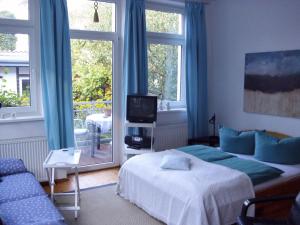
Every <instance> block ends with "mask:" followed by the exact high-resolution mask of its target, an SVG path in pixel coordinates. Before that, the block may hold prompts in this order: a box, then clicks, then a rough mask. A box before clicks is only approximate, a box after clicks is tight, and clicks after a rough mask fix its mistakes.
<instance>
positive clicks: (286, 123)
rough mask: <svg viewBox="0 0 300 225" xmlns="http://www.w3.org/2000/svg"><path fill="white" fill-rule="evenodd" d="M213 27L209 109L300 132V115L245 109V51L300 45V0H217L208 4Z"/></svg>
mask: <svg viewBox="0 0 300 225" xmlns="http://www.w3.org/2000/svg"><path fill="white" fill-rule="evenodd" d="M207 29H208V59H209V74H208V76H209V84H208V85H209V111H210V113H213V112H216V115H217V120H218V121H217V122H218V123H219V124H223V125H225V126H229V127H233V128H237V129H249V128H256V129H267V130H272V131H277V132H282V133H286V134H289V135H293V136H300V119H294V118H284V117H276V116H268V115H259V114H251V113H245V112H243V94H244V92H243V86H244V64H245V53H252V52H264V51H278V50H294V49H300V1H299V0H284V1H283V0H216V1H214V2H213V3H211V4H210V5H208V6H207ZM299 104H300V103H299Z"/></svg>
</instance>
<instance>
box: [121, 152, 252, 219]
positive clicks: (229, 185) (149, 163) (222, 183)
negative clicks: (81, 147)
mask: <svg viewBox="0 0 300 225" xmlns="http://www.w3.org/2000/svg"><path fill="white" fill-rule="evenodd" d="M166 154H179V155H184V156H186V157H189V158H191V162H192V166H191V170H189V171H180V170H163V169H161V168H160V166H159V165H160V162H161V160H162V157H163V156H164V155H166ZM117 193H118V194H119V195H120V196H122V197H123V198H125V199H127V200H129V201H130V202H132V203H134V204H136V205H137V206H139V207H140V208H142V209H144V210H145V211H146V212H147V213H149V214H150V215H152V216H153V217H155V218H157V219H159V220H161V221H163V222H164V223H166V224H168V225H219V224H220V225H223V224H224V225H228V224H232V223H234V222H236V218H237V216H238V215H239V214H240V212H241V208H242V204H243V202H244V201H245V200H246V199H248V198H252V197H254V190H253V185H252V183H251V180H250V178H249V177H248V176H247V175H246V174H244V173H242V172H239V171H237V170H233V169H230V168H226V167H224V166H220V165H216V164H213V163H208V162H205V161H203V160H200V159H198V158H196V157H194V156H191V155H188V154H186V153H183V152H180V151H177V150H167V151H163V152H156V153H148V154H143V155H139V156H135V157H133V158H131V159H129V160H127V161H126V162H125V163H124V165H123V166H122V168H121V170H120V173H119V183H118V186H117Z"/></svg>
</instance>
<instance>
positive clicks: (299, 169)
mask: <svg viewBox="0 0 300 225" xmlns="http://www.w3.org/2000/svg"><path fill="white" fill-rule="evenodd" d="M230 154H232V155H235V156H237V157H239V158H241V159H249V160H254V161H257V162H261V163H264V164H266V165H269V166H272V167H275V168H278V169H280V170H282V171H283V172H284V173H282V174H281V175H280V177H278V178H275V179H272V180H269V181H266V182H264V183H261V184H258V185H255V186H254V190H255V191H261V190H264V189H267V188H269V187H271V186H273V185H276V184H279V183H281V182H284V181H288V180H290V179H293V178H295V177H300V164H297V165H284V164H277V163H268V162H262V161H260V160H257V159H255V158H254V156H253V155H242V154H233V153H230Z"/></svg>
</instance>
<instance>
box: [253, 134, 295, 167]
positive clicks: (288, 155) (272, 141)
mask: <svg viewBox="0 0 300 225" xmlns="http://www.w3.org/2000/svg"><path fill="white" fill-rule="evenodd" d="M255 158H256V159H258V160H261V161H264V162H270V163H279V164H288V165H293V164H300V137H292V138H283V139H279V138H276V137H272V136H270V135H268V134H266V133H263V132H257V133H256V136H255Z"/></svg>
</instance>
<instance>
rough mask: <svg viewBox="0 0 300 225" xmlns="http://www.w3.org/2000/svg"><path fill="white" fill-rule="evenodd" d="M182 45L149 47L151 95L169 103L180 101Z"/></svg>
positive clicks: (154, 45) (153, 45)
mask: <svg viewBox="0 0 300 225" xmlns="http://www.w3.org/2000/svg"><path fill="white" fill-rule="evenodd" d="M180 66H181V46H180V45H161V44H150V45H148V70H149V71H148V75H149V76H148V82H149V90H148V91H149V93H150V94H154V95H157V96H159V98H160V99H164V100H168V101H179V100H180V71H181V70H180Z"/></svg>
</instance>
